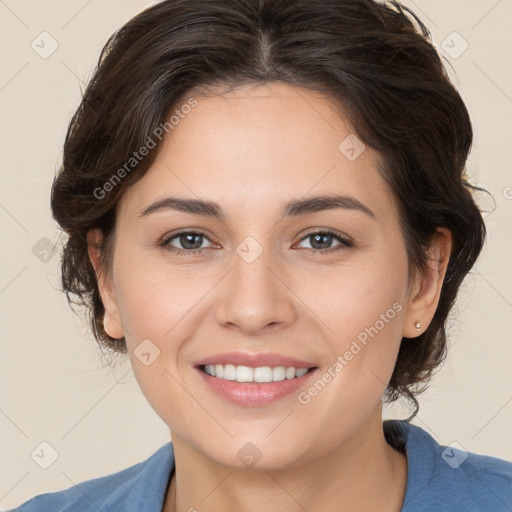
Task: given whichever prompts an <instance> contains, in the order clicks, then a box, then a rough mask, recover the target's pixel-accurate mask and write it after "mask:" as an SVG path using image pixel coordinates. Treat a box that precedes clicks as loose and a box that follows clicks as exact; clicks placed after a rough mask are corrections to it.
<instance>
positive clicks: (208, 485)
mask: <svg viewBox="0 0 512 512" xmlns="http://www.w3.org/2000/svg"><path fill="white" fill-rule="evenodd" d="M376 413H378V414H372V417H371V418H369V420H368V421H367V422H366V423H365V424H364V425H363V426H362V427H361V428H360V429H359V430H358V431H357V432H356V433H355V434H354V435H353V436H352V437H351V438H350V439H348V440H346V441H344V442H343V444H341V445H339V446H337V447H334V449H333V450H332V451H330V452H329V453H328V454H326V455H325V456H322V457H319V458H317V459H315V460H314V461H313V462H309V463H308V464H304V465H300V464H299V465H297V466H294V467H293V468H291V469H287V470H280V471H261V470H260V471H255V470H239V469H234V468H227V467H226V466H223V465H220V464H217V463H216V462H215V461H212V460H211V459H210V458H208V457H207V456H206V455H204V454H203V453H202V452H198V451H196V450H195V449H194V448H193V447H191V446H190V444H188V443H187V442H186V441H184V440H183V439H180V438H179V437H176V436H173V438H172V439H173V446H174V455H175V463H176V466H175V467H176V472H175V475H174V476H173V478H172V480H171V483H170V486H169V489H168V492H167V496H166V500H165V504H164V508H163V512H194V511H198V510H202V509H204V510H210V511H212V512H215V511H223V512H231V511H233V512H234V511H237V512H239V511H240V510H251V512H259V511H262V512H263V511H267V510H268V509H269V507H270V508H271V509H273V510H280V511H281V512H299V511H304V510H309V511H311V512H313V511H315V510H350V511H351V512H363V511H367V510H379V511H381V512H399V511H400V510H401V506H402V502H403V498H404V495H405V488H406V480H407V460H406V457H405V456H404V455H403V454H401V453H399V452H398V451H396V450H395V449H393V448H392V447H391V446H389V445H388V444H387V442H386V440H385V437H384V433H383V429H382V419H381V418H382V416H381V414H382V411H381V407H379V408H378V410H377V411H376Z"/></svg>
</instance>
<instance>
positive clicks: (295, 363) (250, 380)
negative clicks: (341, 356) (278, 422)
mask: <svg viewBox="0 0 512 512" xmlns="http://www.w3.org/2000/svg"><path fill="white" fill-rule="evenodd" d="M193 367H194V369H195V370H196V372H197V374H198V375H199V377H200V378H201V381H202V382H203V384H205V385H206V388H207V389H208V390H209V392H213V396H216V397H218V398H221V399H223V400H227V401H228V402H230V403H231V404H235V405H239V406H252V407H255V406H266V405H269V404H272V403H274V402H277V401H279V400H283V399H285V398H290V397H292V396H293V393H294V392H297V391H298V390H299V389H300V388H302V387H305V386H306V385H307V383H308V382H309V381H310V380H311V379H312V378H313V376H314V375H316V374H317V373H318V371H319V367H318V366H316V365H315V364H314V363H311V362H307V361H304V360H299V359H295V358H291V357H286V356H281V355H278V354H268V353H266V354H262V353H260V354H248V353H242V352H232V353H225V354H219V355H217V356H213V357H210V358H206V359H203V360H201V361H196V362H195V363H194V364H193Z"/></svg>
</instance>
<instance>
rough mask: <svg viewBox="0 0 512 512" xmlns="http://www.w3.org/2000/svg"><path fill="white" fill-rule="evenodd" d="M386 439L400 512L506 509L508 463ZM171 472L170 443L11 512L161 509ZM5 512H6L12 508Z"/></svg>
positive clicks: (394, 426) (510, 482) (403, 438)
mask: <svg viewBox="0 0 512 512" xmlns="http://www.w3.org/2000/svg"><path fill="white" fill-rule="evenodd" d="M384 432H385V434H386V439H387V440H388V442H389V443H390V444H391V445H392V446H394V447H396V448H397V449H401V450H405V452H406V454H407V461H408V468H407V488H406V493H405V498H404V503H403V506H402V510H401V512H452V511H453V512H512V463H510V462H507V461H505V460H501V459H498V458H494V457H487V456H484V455H476V454H474V453H467V452H465V451H464V450H461V449H459V448H457V447H454V446H452V445H450V446H448V447H444V446H440V445H439V444H438V443H437V442H436V441H435V440H434V439H433V438H432V436H431V435H430V434H428V433H427V432H426V431H425V430H423V429H421V428H420V427H417V426H415V425H411V424H409V423H407V422H406V421H398V420H387V421H385V422H384ZM173 473H174V452H173V446H172V443H170V442H169V443H167V444H165V445H164V446H162V447H161V448H160V449H159V450H157V451H156V452H155V453H154V454H153V455H151V456H150V457H149V458H148V459H147V460H145V461H143V462H139V463H138V464H135V465H134V466H130V467H129V468H126V469H123V470H122V471H118V472H117V473H113V474H111V475H107V476H104V477H100V478H95V479H93V480H87V481H85V482H83V483H81V484H78V485H77V486H73V487H71V488H69V489H66V490H64V491H59V492H53V493H47V494H41V495H39V496H36V497H34V498H32V499H30V500H28V501H27V502H25V503H24V504H22V505H21V506H20V507H18V508H17V509H14V510H15V511H17V512H90V511H93V510H94V511H96V510H101V511H104V512H107V511H112V512H121V511H122V512H141V511H143V512H161V510H162V506H163V503H164V498H165V494H166V491H167V486H168V484H169V482H170V478H171V476H172V475H173ZM14 510H13V511H11V512H14Z"/></svg>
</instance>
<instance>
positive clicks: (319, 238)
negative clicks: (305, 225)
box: [313, 233, 332, 249]
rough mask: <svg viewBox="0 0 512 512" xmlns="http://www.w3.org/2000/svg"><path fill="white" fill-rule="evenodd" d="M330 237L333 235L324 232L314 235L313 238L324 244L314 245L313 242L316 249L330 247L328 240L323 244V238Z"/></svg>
mask: <svg viewBox="0 0 512 512" xmlns="http://www.w3.org/2000/svg"><path fill="white" fill-rule="evenodd" d="M330 238H332V237H331V235H328V234H324V235H322V234H318V233H317V234H316V235H313V239H314V240H315V243H317V242H319V243H320V245H323V247H314V244H313V247H314V248H315V249H322V248H324V249H325V248H326V247H327V248H328V247H329V243H328V242H323V244H322V242H321V240H322V239H324V240H325V239H329V240H330Z"/></svg>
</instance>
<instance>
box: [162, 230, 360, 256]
mask: <svg viewBox="0 0 512 512" xmlns="http://www.w3.org/2000/svg"><path fill="white" fill-rule="evenodd" d="M182 235H200V236H203V237H204V238H206V239H208V240H210V239H209V238H208V236H207V235H206V233H203V232H201V231H198V230H196V231H180V232H179V233H174V234H173V235H172V236H169V237H166V238H164V239H163V240H162V242H161V243H160V244H159V245H160V247H162V248H164V249H165V250H167V251H169V252H173V253H175V254H177V255H180V256H191V257H194V256H200V255H202V254H203V252H204V251H205V250H208V247H203V248H202V249H177V248H176V247H173V246H172V245H170V242H171V241H172V240H174V239H175V238H179V237H180V236H182ZM313 235H328V236H332V237H333V238H335V239H336V240H337V241H338V242H340V244H339V245H337V246H335V247H332V248H330V249H309V248H307V247H306V248H303V250H306V251H308V252H310V253H314V254H319V253H321V254H330V253H332V252H334V251H338V250H340V249H348V248H351V247H353V246H354V243H353V242H352V241H351V240H348V239H347V238H344V237H343V236H341V235H340V234H339V233H337V232H336V231H333V230H331V229H324V230H318V231H311V232H309V233H307V234H306V235H304V236H303V237H302V238H301V239H300V241H299V242H302V241H303V240H305V239H307V238H309V237H311V236H313ZM210 242H211V240H210Z"/></svg>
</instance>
